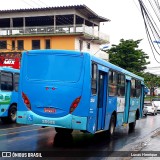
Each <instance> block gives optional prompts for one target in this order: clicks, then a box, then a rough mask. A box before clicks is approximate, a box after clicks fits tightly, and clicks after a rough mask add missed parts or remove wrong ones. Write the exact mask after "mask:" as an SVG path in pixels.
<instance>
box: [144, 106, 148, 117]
mask: <svg viewBox="0 0 160 160" xmlns="http://www.w3.org/2000/svg"><path fill="white" fill-rule="evenodd" d="M147 114H148V110H147V108H146V107H144V108H143V116H145V117H147Z"/></svg>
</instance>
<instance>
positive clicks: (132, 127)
mask: <svg viewBox="0 0 160 160" xmlns="http://www.w3.org/2000/svg"><path fill="white" fill-rule="evenodd" d="M135 126H136V120H135V121H134V122H131V123H129V130H130V131H133V130H134V129H135Z"/></svg>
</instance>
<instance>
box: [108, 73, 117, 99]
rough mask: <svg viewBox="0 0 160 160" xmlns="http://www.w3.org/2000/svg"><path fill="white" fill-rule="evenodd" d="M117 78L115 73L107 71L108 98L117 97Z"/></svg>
mask: <svg viewBox="0 0 160 160" xmlns="http://www.w3.org/2000/svg"><path fill="white" fill-rule="evenodd" d="M117 77H118V74H117V72H114V71H109V96H116V95H117V79H118V78H117Z"/></svg>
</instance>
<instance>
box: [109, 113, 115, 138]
mask: <svg viewBox="0 0 160 160" xmlns="http://www.w3.org/2000/svg"><path fill="white" fill-rule="evenodd" d="M115 123H116V119H115V116H114V115H112V116H111V119H110V124H109V130H108V134H109V136H113V134H114V130H115Z"/></svg>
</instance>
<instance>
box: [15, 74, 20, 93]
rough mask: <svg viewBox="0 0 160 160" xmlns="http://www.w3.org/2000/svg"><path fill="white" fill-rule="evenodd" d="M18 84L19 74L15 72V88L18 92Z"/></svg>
mask: <svg viewBox="0 0 160 160" xmlns="http://www.w3.org/2000/svg"><path fill="white" fill-rule="evenodd" d="M18 84H19V74H18V73H15V74H14V90H15V91H16V92H18Z"/></svg>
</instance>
